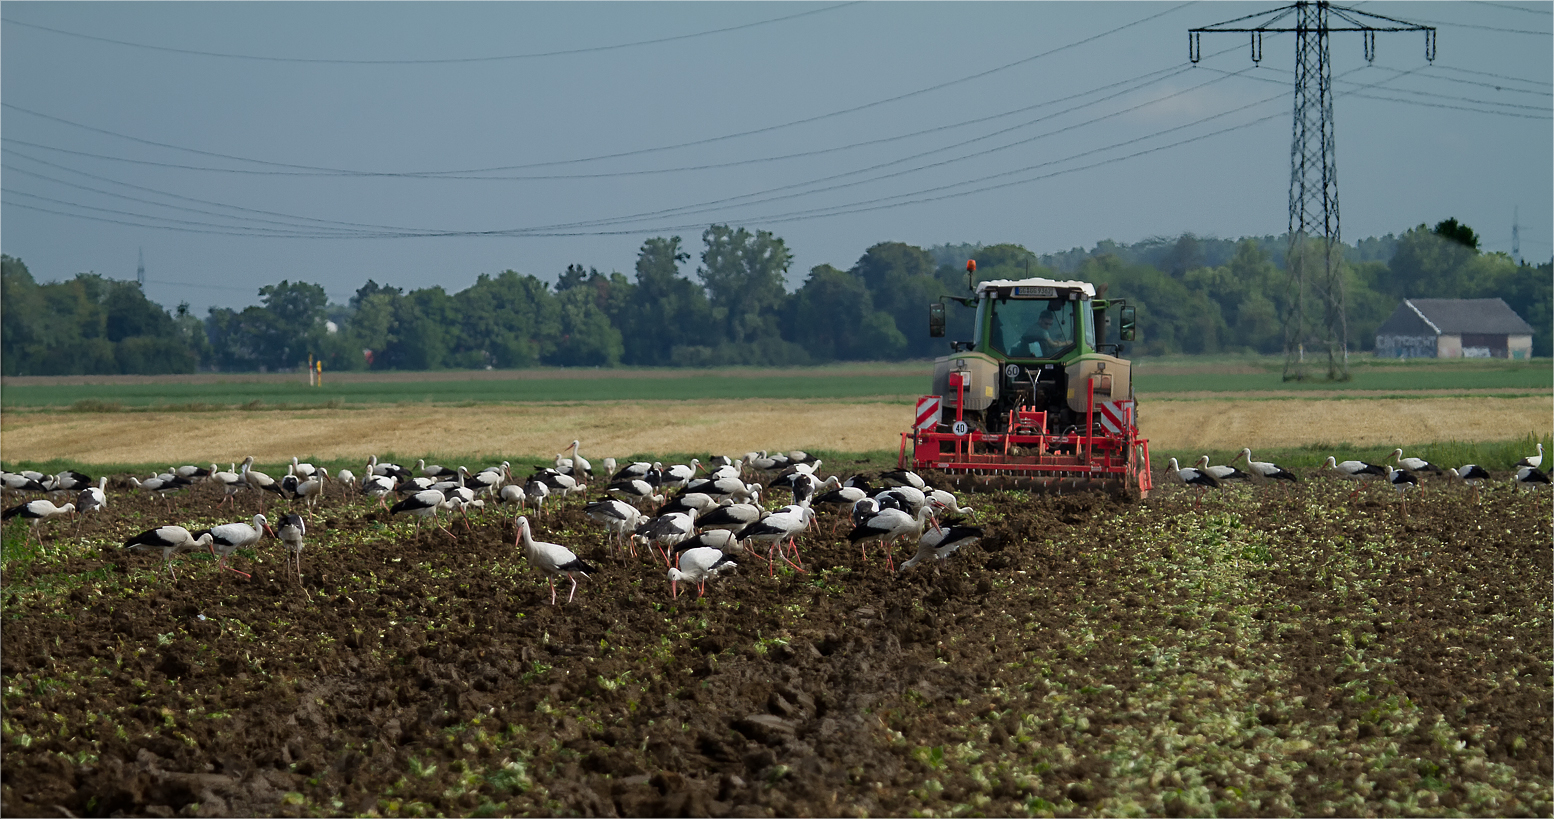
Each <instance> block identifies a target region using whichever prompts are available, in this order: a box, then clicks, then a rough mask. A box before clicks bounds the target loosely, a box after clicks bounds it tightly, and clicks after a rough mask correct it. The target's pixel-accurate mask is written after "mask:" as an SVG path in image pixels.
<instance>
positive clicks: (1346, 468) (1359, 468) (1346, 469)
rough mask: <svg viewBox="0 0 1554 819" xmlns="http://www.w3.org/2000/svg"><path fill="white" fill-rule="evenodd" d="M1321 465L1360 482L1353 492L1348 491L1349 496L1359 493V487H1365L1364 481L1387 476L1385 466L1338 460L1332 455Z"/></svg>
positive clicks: (1345, 477)
mask: <svg viewBox="0 0 1554 819" xmlns="http://www.w3.org/2000/svg"><path fill="white" fill-rule="evenodd" d="M1323 467H1324V468H1325V469H1328V470H1330V471H1333V472H1337V473H1338V476H1339V477H1341V478H1344V479H1346V480H1351V481H1361V482H1362V484H1361V486H1360V487H1359V488H1358V489H1355V490H1354V491H1353V492H1350V493H1349V497H1350V498H1353V497H1354V496H1355V495H1358V494H1360V489H1363V488H1365V487H1364V484H1363V482H1364V481H1374V480H1376V479H1377V478H1385V477H1386V476H1387V468H1386V467H1385V466H1377V465H1376V464H1368V463H1366V462H1364V461H1342V462H1340V461H1339V460H1338V459H1337V458H1336V457H1334V456H1332V455H1329V456H1327V462H1326V463H1324V464H1323Z"/></svg>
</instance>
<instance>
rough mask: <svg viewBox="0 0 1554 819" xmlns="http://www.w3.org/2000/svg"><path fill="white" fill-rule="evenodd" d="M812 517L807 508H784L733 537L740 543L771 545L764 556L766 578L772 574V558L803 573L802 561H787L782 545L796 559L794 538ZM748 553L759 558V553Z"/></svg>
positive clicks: (797, 552)
mask: <svg viewBox="0 0 1554 819" xmlns="http://www.w3.org/2000/svg"><path fill="white" fill-rule="evenodd" d="M813 516H814V512H813V511H811V510H810V508H809V507H808V506H790V507H786V508H784V509H783V510H782V511H779V512H774V513H772V514H770V515H767V516H766V517H764V518H762V519H760V520H758V521H756V522H755V523H752V524H750V525H749V526H746V527H745V528H743V529H740V530H739V532H738V534H736V535H735V537H737V538H738V539H739V540H741V541H755V542H757V543H761V542H763V541H764V542H766V543H769V544H771V547H770V548H769V549H768V550H767V554H766V574H767V576H768V577H770V576H771V575H772V572H773V565H774V564H773V561H772V557H773V556H777V557H781V558H782V559H783V562H785V563H787V564H788V565H789V566H792V567H793V569H794V570H795V571H799V572H802V571H804V566H803V561H802V560H800V562H798V563H794V562H793V561H791V560H789V559H788V556H787V555H786V554H784V553H783V550H782V544H783V543H784V542H787V543H788V544H789V545H790V546H791V547H792V549H793V556H794V557H798V556H799V550H798V545H797V543H796V538H798V536H799V533H800V532H802V531H804V528H805V527H806V526H808V525H809V521H810V520H811V519H812V518H813ZM747 548H748V545H747ZM750 553H751V554H753V555H756V556H757V557H759V556H760V553H758V552H756V551H755V550H754V549H751V550H750Z"/></svg>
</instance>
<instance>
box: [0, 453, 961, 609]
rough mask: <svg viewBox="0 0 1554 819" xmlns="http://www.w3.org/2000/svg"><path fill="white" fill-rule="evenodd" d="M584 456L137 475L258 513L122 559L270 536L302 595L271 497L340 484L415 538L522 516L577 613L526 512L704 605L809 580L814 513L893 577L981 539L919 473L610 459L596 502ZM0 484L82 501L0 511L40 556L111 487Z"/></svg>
mask: <svg viewBox="0 0 1554 819" xmlns="http://www.w3.org/2000/svg"><path fill="white" fill-rule="evenodd" d="M578 449H579V442H578V441H573V442H572V447H571V451H570V453H567V452H563V453H560V454H558V455H557V456H556V460H555V464H554V465H553V466H549V467H544V468H538V469H535V471H534V472H533V474H531V475H529V476H528V477H527V478H525V479H523V480H521V481H520V480H515V479H514V476H513V471H512V465H511V464H510V463H509V462H503V463H501V464H499V465H495V466H491V467H487V468H486V469H483V470H481V471H480V472H475V473H472V472H470V471H469V470H468V469H466V468H465V467H462V466H461V467H458V468H457V469H449V468H446V467H442V466H438V465H436V464H432V465H428V464H427V463H426V462H425V461H424V460H422V461H419V462H417V464H416V467H415V469H414V470H413V471H412V470H411V469H410V468H407V467H403V466H399V465H397V464H391V463H380V462H379V461H378V459H377V457H376V456H374V457H372V458H371V459H369V460H368V462H367V464H366V471H365V474H364V475H363V476H362V477H361V478H360V479H358V478H357V477H356V475H355V474H353V473H352V472H351V471H350V470H346V469H342V470H339V471H338V472H337V473H335V474H334V475H330V474H329V473H328V472H327V471H325V470H322V469H317V468H315V467H313V466H312V465H311V464H306V463H301V462H299V461H298V459H296V458H293V459H292V462H291V464H290V466H288V468H287V474H286V475H284V476H282V477H281V478H280V479H275V478H272V477H270V476H269V475H266V474H264V473H262V472H260V471H258V470H256V469H254V468H253V461H254V459H253V458H252V457H249V458H248V459H246V460H245V461H244V462H243V463H242V464H241V465H240V466H239V465H237V464H233V465H231V466H230V467H229V468H228V469H227V470H225V471H223V470H220V469H218V468H217V466H216V465H215V464H211V465H210V467H209V468H201V467H195V466H192V465H191V466H184V467H178V468H170V469H169V470H168V471H167V472H166V473H163V474H160V475H155V476H152V477H150V478H147V479H145V480H141V479H139V478H131V479H130V482H131V483H132V484H133V485H134V486H135V487H137V488H138V489H139V490H142V491H145V492H149V493H152V494H162V495H169V496H170V495H171V494H172V493H174V492H179V491H182V490H184V489H187V488H190V487H193V486H195V485H197V484H209V485H215V486H218V487H222V490H223V497H222V499H221V500H220V501H219V502H218V503H217V508H220V507H221V506H223V505H226V504H227V503H232V504H233V507H234V508H235V507H236V500H235V498H236V496H237V494H238V493H239V492H242V491H244V490H250V491H252V492H253V493H255V494H256V495H257V498H258V504H259V506H260V508H261V511H260V513H259V514H256V515H254V517H253V519H252V521H251V522H250V523H229V524H225V525H221V526H214V527H210V528H204V529H195V530H192V531H191V530H190V529H187V528H185V527H183V526H178V525H165V526H158V527H156V528H154V529H149V530H147V531H145V532H141V533H140V534H138V535H136V536H134V537H132V538H130V539H129V540H127V541H125V542H124V544H123V548H125V549H128V550H131V551H139V552H153V553H160V555H161V558H162V567H163V568H165V569H166V571H167V572H168V574H169V576H170V577H172V578H173V580H175V581H176V580H177V574H176V572H175V571H174V570H173V563H172V561H173V558H175V557H176V556H177V555H179V554H182V553H187V552H193V551H209V552H210V553H211V554H212V555H214V556H216V557H217V558H218V561H217V565H218V571H219V570H222V569H225V570H227V571H232V572H235V573H237V574H240V575H242V576H244V577H249V576H250V575H248V574H247V573H245V572H241V571H239V570H237V569H235V568H233V567H231V566H229V565H228V564H227V558H228V557H229V556H230V555H231V554H232V553H233V552H235V551H237V550H238V549H242V548H245V547H249V546H253V545H255V544H257V543H259V541H260V540H261V539H262V538H264V537H265V536H267V535H268V536H270V537H274V538H276V539H278V540H280V541H281V542H282V543H283V544H285V545H286V547H287V550H288V573H289V572H290V571H291V568H292V561H293V560H294V561H295V568H296V577H297V580H298V583H299V585H300V584H301V580H302V573H301V553H302V550H303V539H304V536H305V534H306V524H305V522H304V520H303V518H302V516H301V515H299V514H296V513H294V512H288V513H286V514H284V515H282V516H281V517H280V519H279V524H278V525H277V526H276V527H274V528H271V526H270V522H269V520H268V518H266V517H265V514H264V512H263V509H264V508H265V506H266V502H267V498H268V496H270V495H274V496H276V497H277V498H280V499H284V500H288V501H297V500H301V501H304V502H305V503H307V504H308V505H309V506H310V507H311V506H312V505H313V503H314V502H316V501H317V500H318V498H320V497H322V496H323V495H324V493H325V489H326V487H327V486H328V485H329V484H331V483H335V484H338V485H339V486H341V487H342V494H351V493H356V492H359V493H360V494H362V495H365V496H368V497H372V498H374V499H376V500H377V502H378V503H379V504H380V505H381V506H382V507H383V508H384V509H386V510H387V511H388V512H389V513H390V514H391V515H399V514H407V515H411V516H413V517H415V518H416V521H417V528H418V529H419V528H420V525H421V520H422V519H425V518H431V519H432V520H433V522H434V524H433V525H435V526H436V527H437V529H438V530H439V531H441V532H442V533H443V534H445V535H447V536H448V537H450V538H454V539H456V538H457V535H456V534H455V533H454V531H453V530H452V529H451V528H450V526H451V525H452V524H453V516H454V515H455V514H457V515H459V516H462V517H463V518H464V525H465V527H466V528H470V527H469V511H470V510H471V509H477V510H478V509H482V508H484V507H485V505H486V503H487V501H492V502H494V503H497V504H501V505H503V506H508V507H515V508H516V509H517V510H518V513H517V517H516V519H515V529H516V532H517V534H516V537H515V541H514V545H515V546H519V547H521V548H522V549H523V552H524V554H525V556H526V558H527V560H528V561H529V563H530V565H531V566H533V567H534V568H535V569H537V570H539V571H540V572H542V573H543V574H544V575H545V576H546V577H547V578H548V580H549V582H550V591H551V603H552V604H553V605H554V604H555V603H556V598H557V593H556V585H555V581H556V579H557V578H560V577H566V578H568V579H570V580H571V581H572V588H571V591H570V592H569V593H568V596H567V602H571V601H572V599H573V598H574V597H575V595H576V593H577V578H578V577H579V576H583V577H587V575H588V573H589V572H592V571H595V569H594V567H593V566H591V565H589V564H588V563H587V562H585V561H584V560H582V559H581V558H579V557H578V556H577V555H576V554H575V553H574V552H573V551H572V550H571V549H569V548H567V547H566V546H563V545H561V544H559V543H550V542H545V541H541V540H537V539H536V538H535V536H534V530H533V527H532V525H531V524H530V522H529V519H528V518H527V517H526V516H524V514H523V513H524V512H533V513H535V514H540V515H544V514H546V512H545V505H546V503H547V502H548V501H551V500H552V499H555V500H556V501H559V502H564V501H565V499H566V498H568V497H570V496H573V495H583V496H584V505H583V512H584V513H585V514H586V515H587V516H588V517H589V518H591V519H592V520H594V521H596V522H598V523H600V524H601V525H602V526H603V528H604V530H605V532H606V543H607V544H609V543H613V544H614V547H615V548H616V549H617V550H619V551H621V552H629V553H630V554H631V555H632V556H633V557H636V556H637V554H638V548H639V547H641V548H642V549H644V550H645V553H647V554H651V555H653V556H654V559H655V560H662V561H663V562H662V564H661V565H663V566H666V567H667V568H668V572H667V577H668V580H669V586H670V593H671V594H672V595H674V596H678V595H679V591H680V588H679V587H680V584H681V583H682V582H684V583H692V584H695V585H696V587H697V595H698V597H700V596H702V595H703V594H705V592H706V584H707V581H708V580H710V579H712V578H714V577H716V576H718V575H719V574H720V573H722V572H723V571H725V570H727V569H729V568H732V567H734V566H736V565H737V562H736V557H738V558H739V559H740V560H743V559H745V557H746V556H749V557H751V558H754V559H758V560H764V561H765V562H766V564H767V571H768V574H771V573H773V571H774V567H775V565H776V563H777V561H779V560H781V561H782V562H784V563H786V564H788V565H790V566H792V567H793V568H794V569H795V570H796V571H799V572H803V571H805V569H804V566H803V558H802V556H801V554H800V551H799V547H798V540H799V537H800V535H801V534H802V533H803V532H804V531H805V530H806V529H809V528H810V527H812V526H814V525H815V521H816V510H817V509H820V508H826V507H833V508H835V507H845V508H846V510H847V512H848V516H849V518H850V520H851V523H852V528H851V530H850V531H849V532H848V535H847V537H848V540H849V541H850V542H852V543H855V544H858V545H859V547H860V549H861V550H862V553H863V557H864V559H865V560H867V559H868V548H869V545H870V544H871V543H873V544H877V545H878V546H879V547H880V548H881V549H882V550H883V551H884V553H885V560H886V564H887V567H889V568H891V569H895V561H894V550H895V547H896V545H897V544H898V543H905V544H916V546H917V551H916V553H915V554H914V555H913V556H912V557H911V558H910V559H908V560H906V561H904V562H903V563H902V564H901V567H900V570H905V569H908V568H911V567H913V566H916V565H917V564H919V563H921V562H922V561H924V560H926V559H928V558H930V557H931V558H934V559H935V560H943V559H945V558H947V557H949V556H950V555H951V554H953V553H954V552H955V551H956V550H958V549H959V548H960V547H961V546H964V545H966V544H968V543H972V542H975V541H976V540H977V539H979V538H980V537H981V536H982V530H981V529H980V528H978V527H975V526H967V525H961V523H962V520H961V519H960V518H954V519H945V520H944V521H943V522H941V521H940V520H939V515H940V514H942V513H948V514H952V515H961V514H969V513H970V512H971V510H970V509H967V508H964V507H962V506H961V505H960V503H959V501H958V499H957V498H956V497H955V496H954V495H953V494H951V493H949V492H945V491H943V490H938V489H933V488H931V487H929V486H927V484H926V483H925V482H924V481H923V479H922V478H921V477H920V476H918V475H917V474H915V473H913V472H910V471H905V470H897V471H892V472H886V473H884V474H882V475H880V476H879V477H878V481H879V482H880V485H879V486H871V485H870V484H869V481H868V480H866V479H865V478H864V477H863V476H853V477H850V478H846V479H843V478H841V477H839V476H831V477H829V478H826V479H821V478H820V477H818V476H817V475H816V474H815V471H816V469H817V468H818V467H819V466H820V465H821V462H820V461H818V460H816V459H814V458H812V457H810V456H809V455H808V454H806V453H803V452H790V453H786V454H776V455H768V454H767V453H766V452H751V453H747V454H746V455H745V456H744V457H743V458H741V459H738V460H734V459H732V458H727V457H721V456H720V457H715V458H713V459H711V463H710V464H708V465H703V464H702V463H701V462H700V461H699V460H696V459H692V460H691V462H690V463H689V464H672V465H669V466H664V465H663V464H661V463H647V462H637V463H629V464H626V465H625V466H624V467H621V468H620V469H617V468H616V463H615V460H614V459H613V458H606V459H604V461H603V466H604V471H603V473H602V474H604V475H608V476H609V480H608V484H607V486H606V487H605V496H604V497H602V498H600V499H598V500H594V501H592V502H588V501H587V498H586V492H587V489H588V482H589V480H590V479H591V478H592V476H593V474H594V471H593V465H592V464H591V463H589V461H588V460H587V459H585V458H583V457H582V455H581V454H580V453H579V451H578ZM569 454H570V457H569ZM700 473H705V474H700ZM0 474H3V477H4V481H5V486H6V487H7V488H8V489H12V490H14V491H19V492H38V493H60V492H72V491H78V492H79V496H78V498H77V502H76V503H66V504H63V505H62V506H57V505H55V504H54V502H53V501H51V500H47V499H42V498H40V499H38V500H33V501H29V502H27V503H23V504H20V505H18V506H15V507H13V508H11V509H9V510H7V511H6V512H5V513H4V515H5V518H6V519H7V520H9V519H11V518H13V517H21V518H23V519H26V520H28V521H29V522H30V523H31V524H32V529H31V532H32V534H31V535H29V537H31V536H37V537H38V542H39V544H40V546H41V545H42V537H41V535H37V534H36V533H37V526H38V524H40V523H42V522H44V521H46V520H48V519H50V518H53V517H58V516H61V515H69V514H73V513H78V512H100V511H102V510H104V509H106V508H107V505H108V499H107V495H106V494H105V490H106V487H107V478H100V479H98V480H97V481H96V484H95V485H91V484H92V479H91V478H89V477H88V476H86V475H82V474H80V473H78V472H64V473H60V474H59V475H41V474H38V473H15V474H13V473H0ZM747 481H748V482H747ZM774 490H783V491H786V492H788V493H791V494H792V496H793V503H792V504H789V505H787V506H783V507H779V508H777V509H772V510H769V509H767V508H766V506H765V505H764V504H763V503H762V500H763V498H764V497H765V496H766V494H767V493H769V492H771V491H774ZM671 494H672V497H671ZM390 496H393V497H395V498H397V502H395V503H394V504H393V505H392V506H389V505H388V503H387V498H389V497H390ZM653 507H656V508H654V509H653V511H652V512H648V511H645V510H646V509H649V508H653ZM169 511H171V500H169ZM442 512H447V513H448V525H444V524H443V522H442V520H441V518H440V513H442ZM78 525H79V524H78ZM838 525H840V519H839V520H838Z"/></svg>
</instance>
